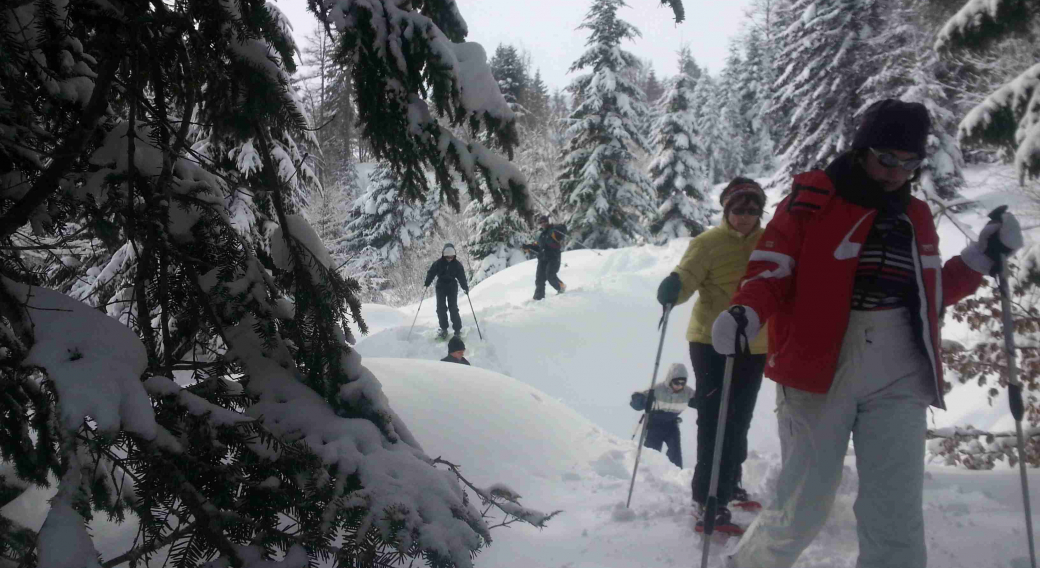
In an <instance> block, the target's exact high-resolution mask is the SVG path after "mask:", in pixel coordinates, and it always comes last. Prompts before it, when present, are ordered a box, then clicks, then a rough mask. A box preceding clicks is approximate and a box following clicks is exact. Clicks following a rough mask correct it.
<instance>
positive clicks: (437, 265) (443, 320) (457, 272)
mask: <svg viewBox="0 0 1040 568" xmlns="http://www.w3.org/2000/svg"><path fill="white" fill-rule="evenodd" d="M434 278H436V279H437V287H436V290H437V320H438V323H440V325H441V331H440V333H438V334H437V337H440V338H442V339H443V338H445V337H447V336H448V310H451V326H452V329H454V330H455V336H456V337H458V335H459V332H460V331H462V317H461V316H459V303H458V301H457V299H458V298H457V297H458V295H459V288H458V287H459V286H460V285H461V286H462V290H463V291H464V292H467V293H468V292H469V284H467V283H466V269H464V268H463V267H462V263H461V262H459V261H458V259H456V258H455V245H453V244H451V243H448V244H446V245H444V250H442V251H441V257H440V258H438V259H437V260H436V261H434V263H433V266H431V267H430V269H429V270H427V271H426V284H424V286H426V287H427V288H428V287H429V286H430V284H431V283H432V282H433V279H434Z"/></svg>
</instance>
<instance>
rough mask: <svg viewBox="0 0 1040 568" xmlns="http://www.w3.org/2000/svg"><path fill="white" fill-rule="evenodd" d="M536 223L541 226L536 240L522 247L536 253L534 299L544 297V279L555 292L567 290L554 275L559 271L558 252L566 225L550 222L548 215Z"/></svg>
mask: <svg viewBox="0 0 1040 568" xmlns="http://www.w3.org/2000/svg"><path fill="white" fill-rule="evenodd" d="M538 224H539V225H540V226H541V228H542V232H541V233H539V234H538V242H537V243H534V244H528V245H524V247H523V248H524V250H526V251H529V252H533V253H536V254H537V255H538V268H537V270H536V271H535V277H534V299H535V300H541V299H543V298H545V282H546V281H548V282H549V285H550V286H552V287H553V288H555V289H556V292H557V293H560V294H562V293H564V292H566V291H567V285H566V284H564V283H563V281H561V280H560V279H559V278H558V277H557V276H556V273H557V272H559V271H560V253H561V251H562V250H563V240H564V239H565V238H566V237H567V227H565V226H563V225H552V224H550V223H549V216H548V215H542V216H541V217H539V218H538Z"/></svg>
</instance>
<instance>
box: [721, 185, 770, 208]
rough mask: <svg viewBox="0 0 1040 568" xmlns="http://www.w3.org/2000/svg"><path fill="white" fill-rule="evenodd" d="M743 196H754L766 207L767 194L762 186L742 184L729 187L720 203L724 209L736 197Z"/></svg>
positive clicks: (723, 193)
mask: <svg viewBox="0 0 1040 568" xmlns="http://www.w3.org/2000/svg"><path fill="white" fill-rule="evenodd" d="M741 195H753V196H754V197H755V198H757V199H758V200H760V201H762V204H763V205H765V197H766V195H765V192H764V191H762V188H761V187H760V186H758V185H757V184H753V183H742V184H739V185H734V186H732V187H727V188H726V189H725V190H723V192H722V195H720V196H719V202H720V203H721V204H722V206H723V207H726V203H728V202H729V201H730V200H731V199H733V198H734V197H738V196H741Z"/></svg>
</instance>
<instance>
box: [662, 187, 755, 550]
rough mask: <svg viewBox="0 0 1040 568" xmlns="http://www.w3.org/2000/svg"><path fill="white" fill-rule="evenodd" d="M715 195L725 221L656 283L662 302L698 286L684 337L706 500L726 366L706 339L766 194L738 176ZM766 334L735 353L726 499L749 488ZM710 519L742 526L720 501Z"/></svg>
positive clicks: (724, 466)
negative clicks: (746, 469)
mask: <svg viewBox="0 0 1040 568" xmlns="http://www.w3.org/2000/svg"><path fill="white" fill-rule="evenodd" d="M720 201H721V202H722V208H723V213H722V218H723V223H722V225H720V226H718V227H715V228H712V229H709V230H708V231H705V232H704V233H701V234H700V235H698V236H697V237H696V238H694V239H693V240H692V241H690V245H689V247H688V248H687V249H686V254H684V255H683V257H682V260H681V261H680V262H679V266H677V267H675V270H674V271H673V272H672V273H671V274H669V275H668V277H667V278H665V279H664V281H663V282H661V286H660V287H659V288H658V291H657V297H658V300H659V301H660V302H661V303H662V304H664V305H668V304H671V305H673V306H674V305H677V304H681V303H683V302H685V301H686V300H689V299H690V297H691V296H693V294H694V293H695V292H699V294H698V296H697V302H696V303H695V304H694V306H693V316H692V317H691V318H690V326H689V328H688V329H687V331H686V339H687V340H688V341H689V342H690V360H691V362H692V363H693V370H694V374H695V375H696V381H697V396H696V403H695V404H696V408H697V466H696V468H695V469H694V474H693V500H694V502H695V503H697V504H699V505H702V506H703V505H704V502H705V501H706V500H707V497H708V485H709V483H710V482H711V465H712V457H713V456H714V452H715V432H716V430H717V428H718V419H719V406H720V405H719V400H720V398H721V388H722V378H723V374H724V372H725V367H726V358H725V357H724V356H722V355H719V354H718V353H716V352H715V349H714V348H712V346H711V326H712V324H713V323H714V322H715V318H717V317H718V315H719V314H720V313H722V312H723V311H725V310H726V308H728V307H729V305H730V299H731V298H732V297H733V293H734V292H735V291H736V289H737V284H738V283H739V282H740V279H741V277H742V276H743V275H744V271H745V269H746V268H747V264H748V258H750V256H751V252H752V251H753V250H755V245H757V244H758V238H759V237H760V236H761V235H762V225H761V222H760V221H761V218H762V209H763V208H764V207H765V201H766V196H765V192H763V191H762V187H761V186H760V185H758V184H757V183H755V181H754V180H751V179H748V178H743V177H738V178H735V179H734V180H733V181H731V182H730V183H729V185H727V186H726V188H725V189H724V190H723V191H722V196H721V198H720ZM766 336H767V334H765V333H759V334H758V336H757V337H756V339H755V340H754V341H753V342H752V343H751V356H750V357H738V358H737V359H736V360H735V364H734V369H733V387H732V389H731V391H730V408H729V414H728V419H727V420H726V438H725V442H723V447H722V463H721V465H720V470H719V485H718V499H719V503H720V504H723V505H724V504H726V503H729V502H730V501H731V500H734V501H740V502H747V501H748V496H747V492H746V491H744V490H743V489H742V488H740V485H739V484H740V476H741V465H742V464H743V463H744V460H745V459H746V458H747V432H748V428H749V427H750V425H751V415H752V413H753V412H754V410H755V401H756V400H757V399H758V390H759V387H761V386H762V372H763V370H764V368H765V362H766V361H765V360H766V356H765V353H766ZM752 506H753V505H752ZM699 526H700V523H698V528H699ZM715 526H716V528H718V530H720V531H727V532H740V528H739V527H737V526H736V525H734V524H733V523H732V521H731V519H730V511H729V509H728V508H727V507H725V506H722V507H719V512H718V517H717V518H716V524H715Z"/></svg>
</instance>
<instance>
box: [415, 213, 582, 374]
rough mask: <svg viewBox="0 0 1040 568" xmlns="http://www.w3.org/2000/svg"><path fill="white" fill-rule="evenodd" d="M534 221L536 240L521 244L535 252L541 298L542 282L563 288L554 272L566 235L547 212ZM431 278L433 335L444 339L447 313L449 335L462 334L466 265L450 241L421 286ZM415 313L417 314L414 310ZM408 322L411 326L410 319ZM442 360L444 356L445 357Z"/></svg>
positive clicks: (560, 290)
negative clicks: (461, 296) (461, 302)
mask: <svg viewBox="0 0 1040 568" xmlns="http://www.w3.org/2000/svg"><path fill="white" fill-rule="evenodd" d="M538 224H539V227H540V228H541V232H540V233H539V234H538V240H537V242H535V243H530V244H524V245H523V247H522V248H523V250H524V251H525V252H527V253H529V254H535V255H537V259H538V266H537V268H536V270H535V279H534V299H535V300H542V299H545V283H546V282H548V283H549V285H550V286H552V287H553V288H554V289H555V290H556V292H557V293H558V294H562V293H564V292H565V291H567V285H566V284H564V283H563V281H562V280H560V278H559V276H558V273H559V271H560V257H561V255H562V254H563V245H564V241H565V240H566V238H567V227H566V226H564V225H562V224H552V223H550V219H549V216H548V215H541V216H540V217H539V218H538ZM434 280H436V281H437V284H436V286H435V287H434V289H435V291H436V293H437V323H438V324H439V325H440V331H439V332H437V338H438V339H447V337H448V317H449V316H450V317H451V326H452V330H453V331H454V336H453V337H454V338H455V339H459V338H460V336H461V335H462V316H460V315H459V304H458V295H459V287H460V286H461V287H462V291H463V292H465V293H466V295H467V296H468V295H469V284H468V283H467V281H466V269H465V267H463V266H462V263H461V262H459V260H458V258H456V255H455V245H453V244H452V243H445V244H444V248H443V249H442V250H441V256H440V258H438V259H437V260H435V261H433V264H432V265H430V269H429V270H427V271H426V280H425V282H424V283H423V288H424V289H426V288H429V287H430V285H431V284H433V281H434ZM424 295H425V293H424ZM419 306H420V308H421V307H422V303H421V302H420V304H419ZM416 315H417V316H418V313H417V314H416ZM475 318H476V315H474V321H476V319H475ZM412 326H413V327H414V326H415V323H414V322H413V323H412ZM409 334H410V332H409ZM460 343H461V340H460ZM454 352H455V350H452V349H450V346H449V354H451V353H454ZM460 357H461V356H460ZM444 360H447V358H445V359H444ZM466 364H467V365H468V364H469V363H468V362H467V363H466Z"/></svg>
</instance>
